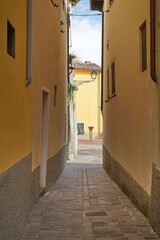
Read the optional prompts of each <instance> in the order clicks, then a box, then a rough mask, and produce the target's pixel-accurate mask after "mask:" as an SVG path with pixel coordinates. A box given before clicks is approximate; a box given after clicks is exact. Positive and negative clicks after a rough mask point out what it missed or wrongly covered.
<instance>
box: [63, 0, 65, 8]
mask: <svg viewBox="0 0 160 240" xmlns="http://www.w3.org/2000/svg"><path fill="white" fill-rule="evenodd" d="M64 7H65V3H64V0H63V10H64Z"/></svg>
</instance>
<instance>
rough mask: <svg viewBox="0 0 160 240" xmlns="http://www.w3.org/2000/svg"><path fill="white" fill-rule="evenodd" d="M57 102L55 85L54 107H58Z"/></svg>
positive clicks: (55, 87)
mask: <svg viewBox="0 0 160 240" xmlns="http://www.w3.org/2000/svg"><path fill="white" fill-rule="evenodd" d="M56 103H57V86H54V103H53V105H54V107H56Z"/></svg>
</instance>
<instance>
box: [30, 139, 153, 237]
mask: <svg viewBox="0 0 160 240" xmlns="http://www.w3.org/2000/svg"><path fill="white" fill-rule="evenodd" d="M79 150H80V152H79V156H78V158H77V159H76V160H75V161H74V162H72V163H68V165H67V167H66V169H65V171H64V172H63V174H62V175H61V177H60V178H59V180H58V181H57V183H56V184H55V185H54V187H53V188H52V189H50V191H49V192H48V193H47V194H45V195H44V196H43V197H42V198H41V199H40V200H39V201H38V203H37V205H36V207H35V209H34V210H33V212H32V216H31V220H30V225H29V231H28V234H27V237H26V238H25V240H82V239H83V240H98V239H99V240H106V239H108V240H144V239H145V240H153V239H158V237H156V235H155V234H154V233H153V231H152V229H151V227H150V226H149V224H148V223H147V221H146V219H145V218H144V217H143V215H142V214H141V213H140V212H139V211H138V210H137V209H136V208H135V207H134V206H133V205H132V204H131V203H130V201H129V200H128V199H127V197H126V196H125V195H124V194H123V193H122V192H121V190H120V189H119V188H118V187H117V186H116V185H115V184H114V183H113V182H112V181H111V179H110V178H109V177H108V176H107V174H106V173H105V171H104V170H103V168H102V165H101V157H100V156H101V145H100V143H94V144H93V143H87V144H86V143H81V144H80V145H79ZM84 156H85V157H84ZM96 156H98V157H97V158H96ZM81 159H82V162H83V164H81ZM85 159H86V163H84V161H85ZM91 159H92V160H93V161H91Z"/></svg>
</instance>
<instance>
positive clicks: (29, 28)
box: [26, 0, 32, 86]
mask: <svg viewBox="0 0 160 240" xmlns="http://www.w3.org/2000/svg"><path fill="white" fill-rule="evenodd" d="M26 68H27V70H26V86H28V85H29V84H30V83H31V80H32V0H28V1H27V66H26Z"/></svg>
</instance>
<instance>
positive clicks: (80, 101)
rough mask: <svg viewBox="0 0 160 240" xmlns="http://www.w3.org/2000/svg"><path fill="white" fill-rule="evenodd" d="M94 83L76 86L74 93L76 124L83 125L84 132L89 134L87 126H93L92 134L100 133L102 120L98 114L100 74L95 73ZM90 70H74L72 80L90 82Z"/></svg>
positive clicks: (99, 113)
mask: <svg viewBox="0 0 160 240" xmlns="http://www.w3.org/2000/svg"><path fill="white" fill-rule="evenodd" d="M97 73H98V74H97V78H96V80H95V81H94V82H89V83H84V84H82V85H79V86H78V91H76V99H75V102H76V112H77V122H82V123H84V127H85V129H84V130H85V132H86V133H87V132H89V130H88V126H94V129H93V132H94V133H97V134H100V133H102V119H101V112H100V78H101V73H100V71H97ZM90 74H91V71H90V70H80V69H75V76H74V80H82V81H84V80H92V79H91V75H90Z"/></svg>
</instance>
